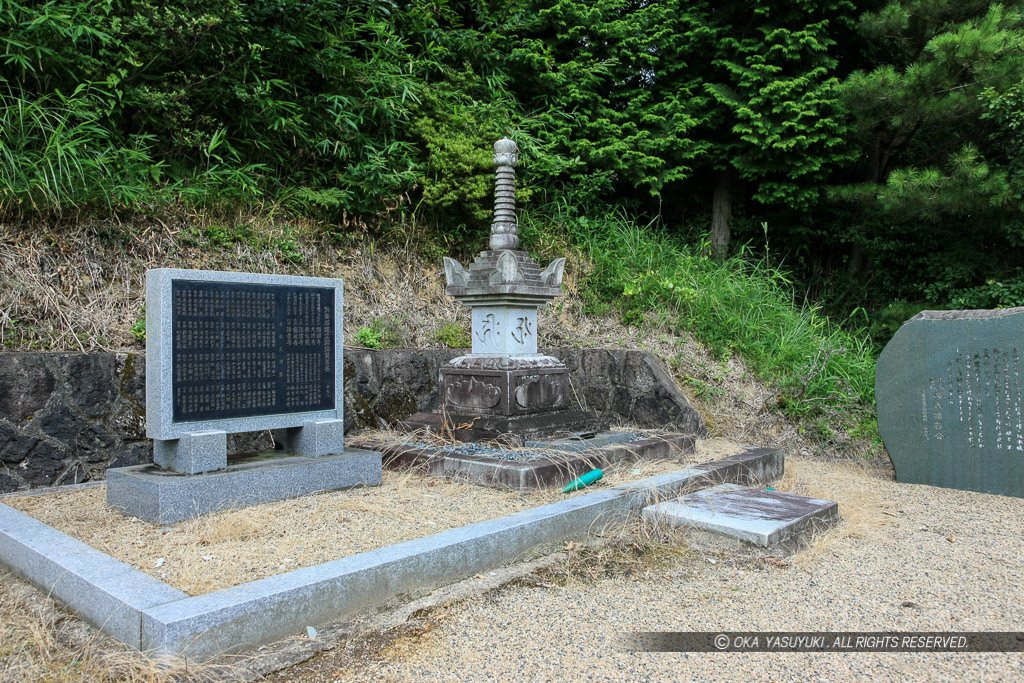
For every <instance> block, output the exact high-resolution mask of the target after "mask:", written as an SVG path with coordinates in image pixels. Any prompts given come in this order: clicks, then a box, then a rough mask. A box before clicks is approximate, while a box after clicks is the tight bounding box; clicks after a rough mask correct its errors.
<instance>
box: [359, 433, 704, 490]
mask: <svg viewBox="0 0 1024 683" xmlns="http://www.w3.org/2000/svg"><path fill="white" fill-rule="evenodd" d="M414 438H415V436H410V439H414ZM695 444H696V438H695V437H694V436H693V435H692V434H669V433H666V434H657V435H651V436H646V437H644V438H636V437H634V436H631V435H630V433H628V432H611V431H606V432H597V433H587V434H586V435H585V438H584V437H579V436H577V437H568V438H562V439H555V440H543V441H542V440H533V441H526V442H525V444H524V446H525V448H526V449H537V450H538V451H544V453H541V454H538V455H537V456H536V457H530V458H528V459H523V458H520V459H509V458H508V457H503V456H505V453H502V452H501V451H502V447H500V446H493V447H492V446H486V445H481V444H473V443H458V442H456V443H454V444H450V445H446V446H436V447H432V446H427V445H420V444H416V443H414V442H412V443H410V442H407V443H398V444H394V443H390V444H389V443H384V442H376V441H363V442H362V443H361V445H364V446H366V447H367V448H372V449H373V450H378V451H381V452H382V453H383V454H384V462H385V466H387V467H388V468H402V467H410V466H420V467H423V468H424V469H425V470H426V472H427V473H429V474H430V475H431V476H437V477H447V478H451V479H455V480H458V481H468V482H471V483H474V484H480V485H482V486H491V487H495V488H509V489H515V490H517V491H532V490H537V489H548V488H561V487H563V486H565V485H566V484H568V483H569V482H571V481H572V480H573V479H575V478H576V477H578V476H580V475H582V474H586V473H587V472H589V471H590V470H593V469H600V468H604V467H607V466H608V465H611V464H614V463H616V462H621V461H630V460H633V461H640V460H666V459H670V458H676V457H678V456H680V455H688V454H690V453H693V452H694V447H695ZM508 452H511V451H508Z"/></svg>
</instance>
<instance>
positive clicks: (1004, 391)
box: [875, 308, 1024, 496]
mask: <svg viewBox="0 0 1024 683" xmlns="http://www.w3.org/2000/svg"><path fill="white" fill-rule="evenodd" d="M1021 339H1024V309H1020V308H1016V309H1000V310H994V311H924V312H922V313H921V314H919V315H918V316H916V317H914V318H913V319H911V320H909V321H907V322H906V323H905V324H904V325H903V326H902V327H901V328H900V329H899V330H898V331H897V332H896V334H895V335H894V336H893V338H892V340H891V341H890V342H889V344H888V345H887V346H886V347H885V350H884V351H883V352H882V354H881V356H880V357H879V359H878V364H877V365H876V368H875V397H876V401H877V405H878V409H877V415H878V432H879V434H880V435H881V437H882V440H883V443H884V444H885V448H886V451H887V452H888V454H889V457H890V459H891V460H892V463H893V467H894V469H895V470H896V477H897V479H898V480H899V481H905V482H913V483H921V484H930V485H933V486H949V487H953V488H962V489H967V490H972V491H982V492H985V493H998V494H1002V495H1011V496H1024V393H1022V392H1024V383H1022V381H1021V365H1022V363H1021V352H1022V350H1024V349H1022V347H1021V345H1020V343H1021Z"/></svg>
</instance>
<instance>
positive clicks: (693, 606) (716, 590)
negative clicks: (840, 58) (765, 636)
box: [271, 457, 1024, 682]
mask: <svg viewBox="0 0 1024 683" xmlns="http://www.w3.org/2000/svg"><path fill="white" fill-rule="evenodd" d="M787 470H788V471H787V476H786V478H785V479H784V480H783V481H782V482H781V483H780V484H779V486H778V488H780V489H783V490H789V491H792V492H794V493H801V494H805V495H811V496H816V497H824V498H831V499H833V500H837V501H838V502H839V505H840V512H841V513H842V514H843V515H844V517H845V522H844V523H843V524H842V525H840V526H839V527H838V528H836V529H835V530H833V531H831V532H829V533H827V534H825V535H824V536H823V537H821V538H819V539H818V540H817V541H815V543H814V544H813V545H812V546H811V547H810V548H809V549H807V550H805V551H802V552H800V553H798V554H796V555H794V556H789V557H783V558H775V560H767V559H766V558H765V557H763V556H753V555H751V556H744V555H737V554H735V553H734V552H726V551H722V550H717V551H716V550H713V549H708V548H703V549H698V547H697V546H696V545H695V546H694V547H691V549H690V550H688V551H686V552H683V553H679V555H678V557H676V558H675V559H672V560H670V561H669V563H668V564H667V566H666V565H665V564H657V563H655V564H651V565H649V566H648V569H647V570H646V571H644V570H641V571H640V572H638V573H637V574H635V575H626V576H621V575H618V576H614V575H612V576H607V575H601V574H600V573H598V575H597V576H596V578H591V577H588V576H587V574H586V572H583V574H582V575H579V574H577V575H574V576H572V577H571V578H569V579H568V580H564V579H561V580H560V579H559V578H558V577H557V576H554V577H548V576H540V577H538V578H537V579H536V580H534V581H531V582H529V583H528V584H524V583H522V582H520V583H517V584H514V585H507V586H505V587H504V588H501V589H499V590H497V591H491V592H489V593H483V594H481V595H478V596H476V597H474V598H471V599H468V600H463V601H461V602H458V603H455V604H453V605H449V606H444V607H441V608H439V609H437V610H435V611H434V612H433V613H431V614H429V615H427V616H425V617H424V618H422V619H421V620H420V621H419V622H417V624H418V625H419V628H418V629H416V630H414V631H413V632H412V634H411V635H407V636H404V637H402V638H400V639H399V640H398V641H397V642H393V643H391V644H390V645H389V646H388V648H387V649H386V652H384V653H383V655H382V656H378V657H371V658H368V659H363V660H353V659H352V658H351V657H349V658H348V659H345V658H344V657H347V656H348V655H346V654H345V652H344V648H337V651H336V652H335V651H332V652H325V653H322V654H321V655H320V656H318V657H316V658H314V659H313V660H311V661H310V662H308V663H307V664H304V665H300V666H298V667H293V668H291V669H287V670H284V671H281V672H279V673H278V674H277V675H276V676H275V677H272V678H271V680H275V681H280V680H303V681H332V680H339V679H343V680H386V681H406V680H416V681H462V680H474V681H555V680H573V681H577V680H579V681H633V680H636V681H719V680H723V681H816V682H832V681H861V680H872V681H874V680H878V681H1021V680H1024V653H928V654H921V653H854V652H848V653H793V652H769V653H685V652H679V653H655V652H650V653H648V652H640V653H633V652H624V651H621V650H620V649H619V648H618V647H617V640H618V638H619V636H620V634H622V633H625V632H631V631H674V632H693V631H720V630H721V631H839V630H842V631H899V632H921V631H1021V630H1024V536H1022V532H1021V523H1022V522H1024V500H1022V499H1017V498H1008V497H1003V496H995V495H986V494H980V493H973V492H969V491H957V490H952V489H941V488H934V487H929V486H920V485H909V484H901V483H897V482H895V481H893V480H892V475H891V470H888V469H887V468H886V469H881V468H873V467H865V466H863V465H858V464H856V463H852V464H851V463H828V462H821V461H817V460H814V459H810V458H794V457H790V458H787ZM794 472H795V473H794ZM680 542H681V544H682V545H683V547H685V544H686V538H685V537H684V538H683V539H681V541H680Z"/></svg>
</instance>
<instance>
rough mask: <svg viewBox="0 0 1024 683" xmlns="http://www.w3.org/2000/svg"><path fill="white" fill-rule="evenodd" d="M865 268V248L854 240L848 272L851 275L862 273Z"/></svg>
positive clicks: (847, 267)
mask: <svg viewBox="0 0 1024 683" xmlns="http://www.w3.org/2000/svg"><path fill="white" fill-rule="evenodd" d="M863 268H864V248H863V247H861V246H860V245H859V244H857V243H856V242H854V243H853V244H852V245H850V260H849V262H847V265H846V274H847V275H849V276H850V277H856V276H857V275H860V271H861V270H863Z"/></svg>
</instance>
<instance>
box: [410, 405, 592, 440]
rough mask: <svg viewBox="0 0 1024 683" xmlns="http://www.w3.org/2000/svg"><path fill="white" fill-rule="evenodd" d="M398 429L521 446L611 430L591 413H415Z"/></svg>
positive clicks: (567, 411) (564, 411)
mask: <svg viewBox="0 0 1024 683" xmlns="http://www.w3.org/2000/svg"><path fill="white" fill-rule="evenodd" d="M398 426H399V428H400V429H404V430H406V431H410V432H411V431H420V430H422V431H426V432H430V433H432V434H443V435H444V436H445V437H447V438H454V439H455V440H456V441H468V442H477V441H501V442H502V443H506V444H509V445H517V446H520V445H523V444H524V443H526V442H527V441H533V440H536V439H550V438H557V437H564V436H568V435H570V434H573V433H579V432H602V431H605V430H607V429H608V421H607V420H602V419H601V418H599V417H598V416H597V415H596V414H594V413H591V412H583V411H570V410H563V411H558V412H553V413H539V414H535V415H467V414H452V413H446V414H441V413H416V414H415V415H413V416H412V417H410V418H409V419H407V420H403V421H402V422H400V423H399V425H398Z"/></svg>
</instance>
